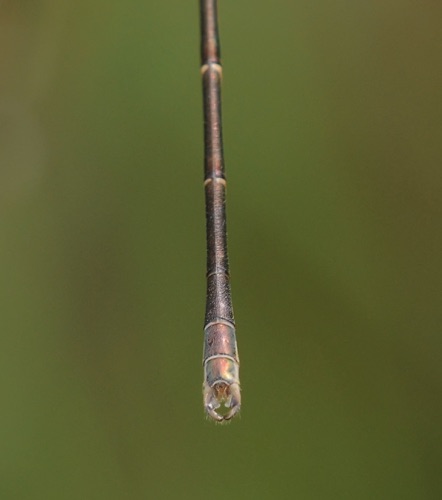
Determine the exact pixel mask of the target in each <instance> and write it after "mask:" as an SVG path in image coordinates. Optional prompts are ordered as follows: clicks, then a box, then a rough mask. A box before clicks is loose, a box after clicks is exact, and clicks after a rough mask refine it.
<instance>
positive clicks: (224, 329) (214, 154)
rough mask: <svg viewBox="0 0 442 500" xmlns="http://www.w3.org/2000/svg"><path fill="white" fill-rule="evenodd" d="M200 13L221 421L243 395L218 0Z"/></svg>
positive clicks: (210, 370) (213, 373) (211, 304)
mask: <svg viewBox="0 0 442 500" xmlns="http://www.w3.org/2000/svg"><path fill="white" fill-rule="evenodd" d="M200 9H201V74H202V81H203V107H204V187H205V192H206V231H207V297H206V316H205V323H204V354H203V365H204V383H203V399H204V408H205V410H206V412H207V414H208V415H209V416H210V417H212V418H213V419H215V420H216V421H218V422H222V421H225V420H230V419H231V418H232V417H234V416H235V415H236V414H237V413H238V412H239V410H240V407H241V394H240V386H239V357H238V349H237V346H236V335H235V321H234V317H233V308H232V299H231V293H230V276H229V261H228V256H227V233H226V210H225V195H226V178H225V174H224V158H223V142H222V126H221V78H222V68H221V61H220V47H219V37H218V21H217V0H200ZM222 406H224V407H225V408H226V411H225V412H224V411H220V408H221V407H222Z"/></svg>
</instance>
